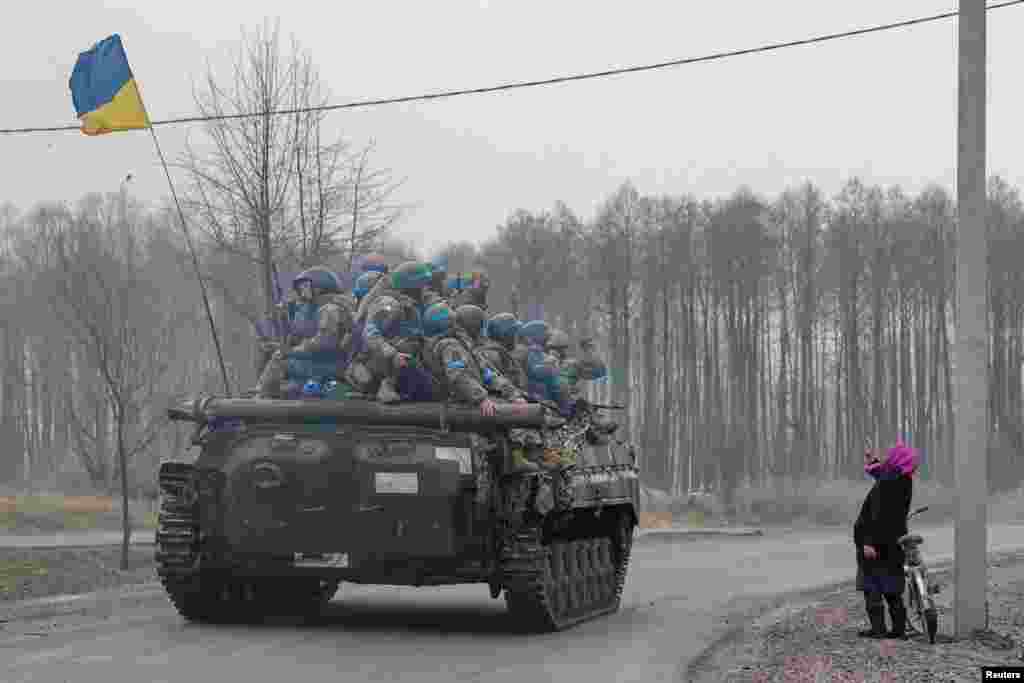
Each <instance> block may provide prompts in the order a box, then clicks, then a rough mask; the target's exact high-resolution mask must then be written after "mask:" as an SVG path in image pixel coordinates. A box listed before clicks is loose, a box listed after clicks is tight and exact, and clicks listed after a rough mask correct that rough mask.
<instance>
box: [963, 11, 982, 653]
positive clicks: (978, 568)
mask: <svg viewBox="0 0 1024 683" xmlns="http://www.w3.org/2000/svg"><path fill="white" fill-rule="evenodd" d="M985 37H986V36H985V0H960V26H959V55H960V58H959V71H960V78H959V123H958V134H957V212H958V238H957V271H956V272H957V276H956V294H957V298H956V300H957V321H956V350H955V353H956V444H955V446H956V450H955V458H956V468H955V476H956V494H957V520H956V534H955V584H956V599H955V604H954V624H955V630H956V635H957V637H961V638H962V637H965V636H967V635H969V634H970V633H971V632H972V631H974V630H975V629H981V628H987V626H988V624H987V609H986V601H987V599H988V595H987V593H988V591H987V588H988V533H987V528H986V522H987V520H986V517H987V512H988V509H987V500H988V441H989V438H988V437H989V420H988V408H989V406H988V357H989V352H988V342H989V333H988V261H987V252H988V235H987V233H986V227H985V219H986V214H987V208H988V207H987V197H986V187H985V185H986V174H985V109H986V107H985V104H986V102H985V99H986V87H985V86H986V83H985V60H986V50H985Z"/></svg>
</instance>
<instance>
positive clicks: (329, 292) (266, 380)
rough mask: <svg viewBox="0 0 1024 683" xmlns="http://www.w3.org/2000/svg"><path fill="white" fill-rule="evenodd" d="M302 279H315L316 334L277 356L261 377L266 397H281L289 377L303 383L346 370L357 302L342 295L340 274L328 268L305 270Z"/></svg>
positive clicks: (276, 354) (279, 352) (262, 393)
mask: <svg viewBox="0 0 1024 683" xmlns="http://www.w3.org/2000/svg"><path fill="white" fill-rule="evenodd" d="M302 280H311V281H312V283H313V288H314V292H315V293H316V296H315V299H314V301H313V303H314V304H315V305H316V321H317V322H316V325H317V327H316V333H315V334H314V335H313V336H312V337H308V338H306V339H303V340H301V341H299V342H298V343H297V344H295V345H294V346H292V347H291V348H289V349H280V350H278V351H276V352H275V353H274V355H273V356H272V357H271V359H270V361H269V362H268V363H267V366H266V367H265V368H264V370H263V373H262V375H261V376H260V382H259V393H260V396H261V397H262V398H279V397H280V396H281V393H282V392H281V385H282V383H283V382H284V380H285V379H286V378H288V377H289V376H291V378H293V379H297V380H299V381H300V382H302V381H305V380H306V379H310V378H320V377H324V376H326V377H338V376H339V375H341V374H342V373H343V371H344V366H345V357H344V353H343V352H344V350H345V348H346V346H347V344H348V343H349V341H350V339H351V332H352V318H353V311H354V309H355V301H354V300H353V298H352V297H351V296H350V295H348V294H346V293H343V292H341V287H340V283H339V282H338V278H337V275H335V274H334V273H332V272H330V271H328V270H327V269H325V268H319V267H317V268H311V269H309V270H307V271H304V272H303V273H301V274H300V275H299V276H298V277H296V283H299V282H301V281H302ZM300 331H301V330H300ZM297 355H298V357H297ZM303 356H304V357H303Z"/></svg>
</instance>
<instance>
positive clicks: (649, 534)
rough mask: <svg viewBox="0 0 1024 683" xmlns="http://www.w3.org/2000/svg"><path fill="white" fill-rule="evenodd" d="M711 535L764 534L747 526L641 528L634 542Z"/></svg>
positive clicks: (750, 535) (739, 535)
mask: <svg viewBox="0 0 1024 683" xmlns="http://www.w3.org/2000/svg"><path fill="white" fill-rule="evenodd" d="M711 536H718V537H721V536H735V537H753V536H764V531H762V530H761V529H754V528H749V527H735V528H733V527H721V528H715V527H708V528H686V527H675V528H670V529H641V530H639V531H638V532H637V534H636V536H634V542H635V543H640V542H648V543H649V542H651V541H658V540H672V539H678V538H702V537H704V538H707V537H711Z"/></svg>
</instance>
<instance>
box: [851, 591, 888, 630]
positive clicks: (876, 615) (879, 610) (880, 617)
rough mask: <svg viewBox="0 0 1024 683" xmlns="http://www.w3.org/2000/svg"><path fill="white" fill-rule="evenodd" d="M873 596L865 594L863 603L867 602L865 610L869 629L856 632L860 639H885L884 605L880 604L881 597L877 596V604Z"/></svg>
mask: <svg viewBox="0 0 1024 683" xmlns="http://www.w3.org/2000/svg"><path fill="white" fill-rule="evenodd" d="M875 597H876V596H874V595H871V594H865V602H867V605H866V609H867V613H868V621H870V622H871V628H869V629H867V630H865V631H857V635H858V636H860V637H861V638H885V636H886V630H885V603H883V602H882V596H881V595H879V596H877V602H876V600H875Z"/></svg>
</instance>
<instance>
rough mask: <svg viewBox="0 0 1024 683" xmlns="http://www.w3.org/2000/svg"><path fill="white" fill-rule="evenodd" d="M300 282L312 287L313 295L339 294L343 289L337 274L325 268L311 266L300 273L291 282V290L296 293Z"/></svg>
mask: <svg viewBox="0 0 1024 683" xmlns="http://www.w3.org/2000/svg"><path fill="white" fill-rule="evenodd" d="M302 282H308V283H310V284H311V285H313V293H314V294H341V292H342V291H344V289H345V288H344V287H342V286H341V279H340V278H339V277H338V275H337V273H335V272H334V271H333V270H330V269H329V268H327V267H326V266H313V267H312V268H307V269H306V270H304V271H302V272H301V273H299V274H298V275H296V276H295V278H294V279H293V280H292V288H293V289H294V290H295V291H298V290H299V285H300V284H301V283H302Z"/></svg>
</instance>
